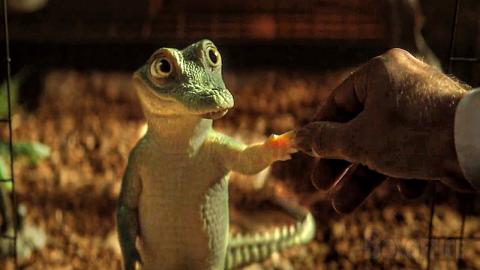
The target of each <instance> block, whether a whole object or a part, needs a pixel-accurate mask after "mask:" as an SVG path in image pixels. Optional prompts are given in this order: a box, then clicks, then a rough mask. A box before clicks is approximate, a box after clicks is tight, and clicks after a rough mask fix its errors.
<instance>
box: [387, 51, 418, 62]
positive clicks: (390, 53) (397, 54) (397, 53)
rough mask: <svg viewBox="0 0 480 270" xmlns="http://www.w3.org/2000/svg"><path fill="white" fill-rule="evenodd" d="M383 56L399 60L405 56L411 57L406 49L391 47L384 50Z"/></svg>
mask: <svg viewBox="0 0 480 270" xmlns="http://www.w3.org/2000/svg"><path fill="white" fill-rule="evenodd" d="M384 56H385V58H388V59H390V60H395V61H399V60H402V59H405V58H409V57H413V56H412V55H411V54H410V53H409V52H408V51H406V50H403V49H400V48H393V49H390V50H388V51H387V52H385V54H384Z"/></svg>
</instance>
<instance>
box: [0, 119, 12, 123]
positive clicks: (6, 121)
mask: <svg viewBox="0 0 480 270" xmlns="http://www.w3.org/2000/svg"><path fill="white" fill-rule="evenodd" d="M1 122H3V123H8V122H10V120H9V119H0V123H1Z"/></svg>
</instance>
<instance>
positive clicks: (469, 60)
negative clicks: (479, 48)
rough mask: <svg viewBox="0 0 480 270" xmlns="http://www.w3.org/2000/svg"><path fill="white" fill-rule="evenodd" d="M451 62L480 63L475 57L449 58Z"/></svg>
mask: <svg viewBox="0 0 480 270" xmlns="http://www.w3.org/2000/svg"><path fill="white" fill-rule="evenodd" d="M449 61H451V62H480V59H478V58H475V57H450V59H449Z"/></svg>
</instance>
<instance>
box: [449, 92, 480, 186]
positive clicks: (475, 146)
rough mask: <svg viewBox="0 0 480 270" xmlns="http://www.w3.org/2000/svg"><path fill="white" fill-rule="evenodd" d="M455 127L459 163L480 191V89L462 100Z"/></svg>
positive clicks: (457, 110)
mask: <svg viewBox="0 0 480 270" xmlns="http://www.w3.org/2000/svg"><path fill="white" fill-rule="evenodd" d="M454 125H455V127H454V129H455V130H454V138H455V149H456V151H457V158H458V162H459V164H460V167H461V169H462V171H463V174H464V175H465V178H467V180H468V181H469V182H470V183H471V184H472V186H473V187H475V188H476V189H477V190H479V191H480V88H477V89H474V90H472V91H470V92H469V93H468V94H467V95H465V96H464V97H463V98H462V99H461V100H460V103H459V104H458V107H457V109H456V112H455V124H454Z"/></svg>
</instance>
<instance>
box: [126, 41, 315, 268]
mask: <svg viewBox="0 0 480 270" xmlns="http://www.w3.org/2000/svg"><path fill="white" fill-rule="evenodd" d="M216 53H218V51H216V48H215V46H214V45H213V43H212V42H211V41H208V40H202V41H199V42H197V43H195V44H192V45H190V46H189V47H187V48H185V49H184V50H181V51H179V50H176V49H170V48H162V49H159V50H158V51H156V52H155V53H154V54H153V55H152V57H151V58H150V59H149V60H148V61H147V63H146V64H145V65H144V66H143V67H141V68H140V69H139V70H138V71H137V72H136V73H135V74H134V84H135V88H136V90H137V93H138V96H139V98H140V101H141V104H142V107H143V110H144V113H145V116H146V119H147V123H148V131H147V133H146V134H145V136H144V137H143V138H142V139H141V140H140V142H139V143H138V144H137V145H136V146H135V148H134V149H133V150H132V152H131V153H130V156H129V160H128V165H127V169H126V171H125V175H124V177H123V182H122V189H121V192H120V197H119V200H118V212H117V223H118V232H119V240H120V245H121V249H122V253H123V256H124V267H125V269H127V270H132V269H134V268H135V263H136V262H140V261H142V265H143V269H145V270H154V269H224V268H226V267H228V266H227V265H225V263H226V258H227V248H228V240H229V236H228V226H229V213H228V174H229V172H230V171H236V172H240V173H244V174H255V173H257V172H260V171H261V170H263V169H264V168H266V167H267V166H268V165H270V164H271V163H272V162H274V161H276V160H285V159H288V158H289V154H290V153H291V152H292V150H291V148H290V147H283V148H282V147H273V146H272V145H271V144H268V143H261V144H254V145H249V146H247V145H244V144H242V143H240V142H237V141H235V140H234V139H232V138H230V137H228V136H225V135H223V134H221V133H218V132H216V131H214V130H213V129H212V119H213V118H218V117H221V116H223V115H224V114H225V113H226V111H227V110H228V109H230V108H232V107H233V97H232V95H231V94H230V92H229V91H228V90H227V88H226V87H225V84H224V83H223V79H222V74H221V59H220V55H219V54H216ZM212 54H214V55H215V57H213V58H212ZM161 59H164V60H165V59H166V60H168V62H169V63H170V65H169V67H170V68H169V69H168V68H167V69H166V70H167V71H168V72H164V73H162V72H159V70H161V68H159V65H158V64H159V63H160V62H161V61H160V60H161ZM209 59H210V60H209ZM215 60H217V61H215ZM163 67H165V65H163ZM155 68H156V69H155ZM159 73H162V74H160V75H159ZM310 223H311V222H310ZM308 236H310V235H308ZM310 238H311V237H310ZM237 242H238V241H237ZM237 244H238V243H237ZM137 247H138V249H137ZM140 258H141V259H140ZM236 260H237V261H238V260H239V259H238V256H237V257H236ZM243 263H247V261H242V262H236V264H233V263H230V266H231V267H233V266H235V265H239V264H243Z"/></svg>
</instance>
